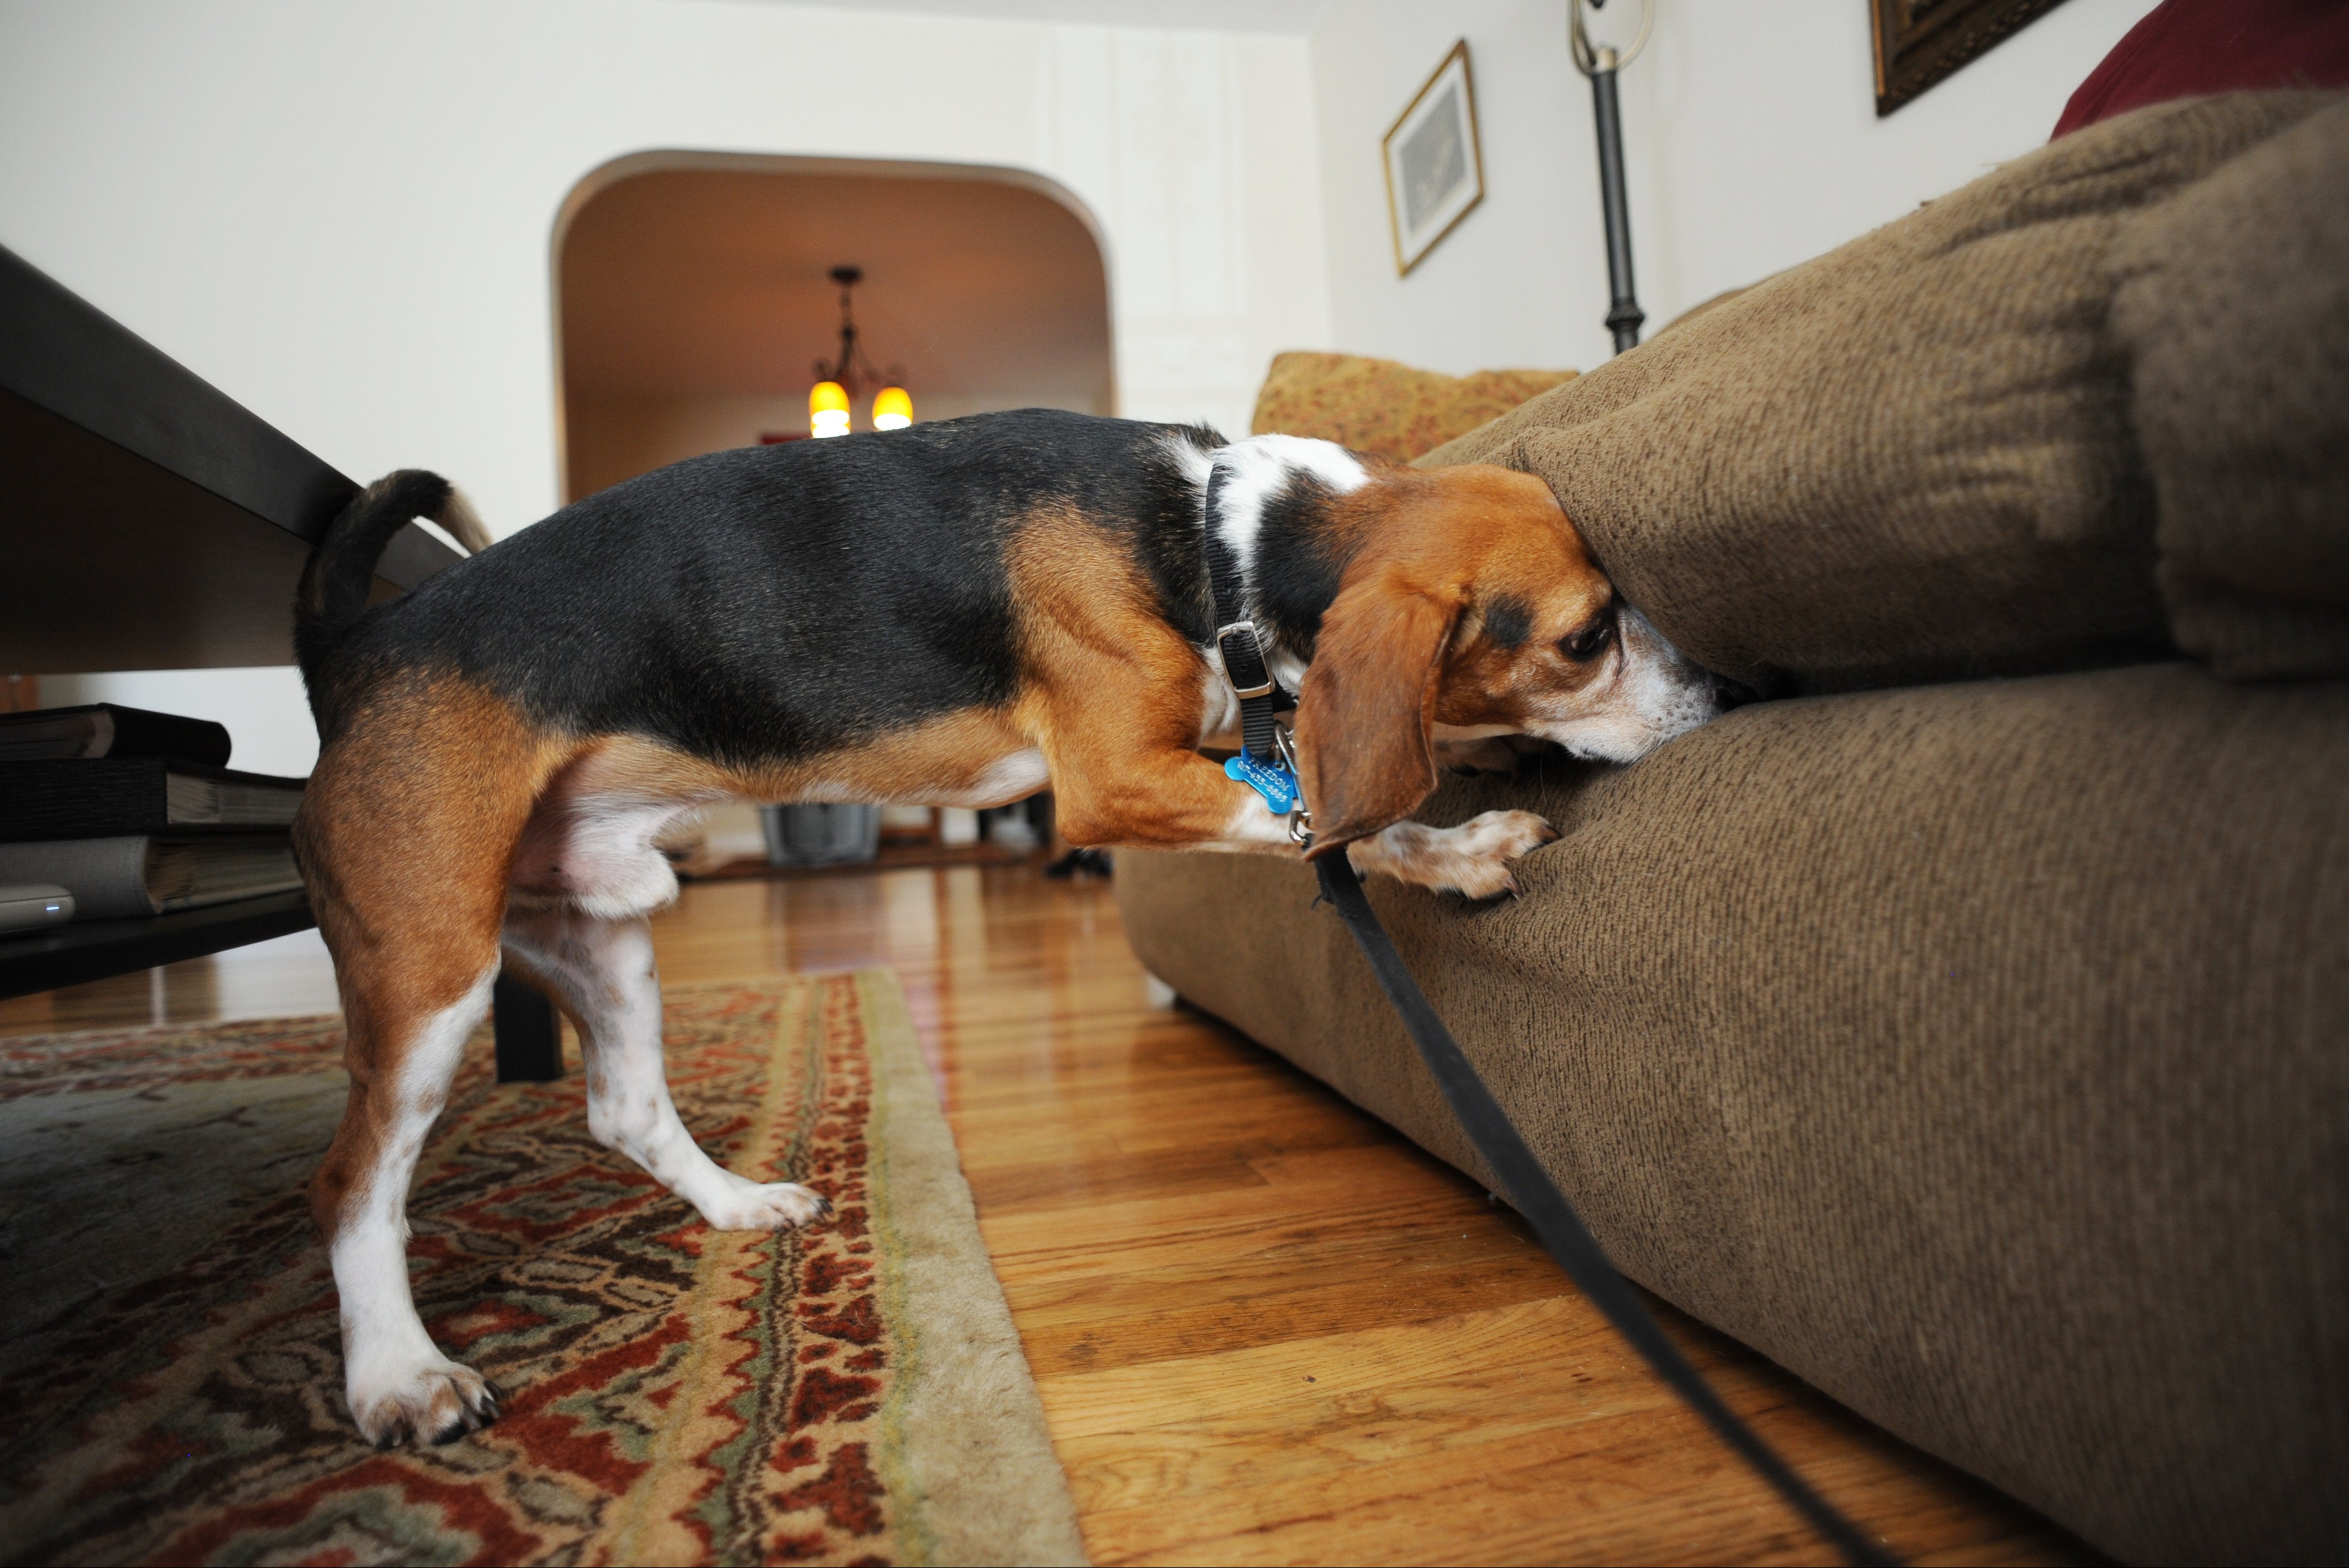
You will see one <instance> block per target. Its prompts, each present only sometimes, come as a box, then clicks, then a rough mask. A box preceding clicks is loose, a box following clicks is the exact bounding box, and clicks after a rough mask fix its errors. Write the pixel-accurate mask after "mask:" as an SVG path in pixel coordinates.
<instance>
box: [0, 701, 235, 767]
mask: <svg viewBox="0 0 2349 1568" xmlns="http://www.w3.org/2000/svg"><path fill="white" fill-rule="evenodd" d="M228 752H229V738H228V727H227V726H226V725H223V724H214V723H213V722H212V720H211V719H209V718H182V717H180V716H179V715H178V714H175V713H151V712H150V711H149V710H147V709H146V708H143V707H120V706H119V705H118V704H115V703H110V702H94V703H89V704H88V705H86V706H84V707H43V708H35V709H34V710H33V711H31V712H29V713H11V714H5V715H0V762H43V761H51V760H58V759H63V758H75V757H171V758H179V759H180V760H181V761H183V762H201V763H203V764H204V765H206V766H207V767H212V768H224V767H226V766H227V765H228Z"/></svg>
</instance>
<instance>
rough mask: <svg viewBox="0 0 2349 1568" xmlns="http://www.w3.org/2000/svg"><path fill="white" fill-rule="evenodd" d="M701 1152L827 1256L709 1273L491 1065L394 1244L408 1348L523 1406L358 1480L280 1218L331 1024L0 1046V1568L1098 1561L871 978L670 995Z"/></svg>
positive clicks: (334, 1084) (886, 992)
mask: <svg viewBox="0 0 2349 1568" xmlns="http://www.w3.org/2000/svg"><path fill="white" fill-rule="evenodd" d="M667 1004H668V1007H667V1015H668V1022H667V1033H668V1039H667V1046H668V1059H669V1081H670V1083H671V1085H672V1087H673V1088H674V1091H675V1094H676V1098H677V1100H678V1109H680V1110H681V1111H682V1112H683V1114H684V1116H685V1119H686V1122H687V1124H688V1126H690V1127H691V1128H692V1129H693V1130H694V1131H695V1133H696V1134H697V1135H698V1137H699V1138H700V1140H701V1141H702V1143H703V1146H704V1147H706V1148H708V1149H709V1150H710V1151H711V1153H712V1154H713V1155H715V1156H716V1157H717V1158H719V1160H720V1161H723V1162H724V1163H726V1164H727V1165H729V1166H730V1167H731V1168H732V1169H734V1170H736V1171H742V1172H744V1173H746V1174H749V1173H755V1174H757V1175H759V1176H761V1178H762V1179H765V1180H790V1181H801V1182H803V1183H805V1184H806V1185H808V1186H810V1187H812V1188H814V1189H815V1190H816V1191H820V1192H823V1193H824V1194H825V1195H826V1196H828V1197H829V1198H831V1199H832V1201H833V1204H834V1205H835V1206H836V1209H837V1211H838V1212H837V1217H836V1218H835V1219H834V1220H833V1221H831V1222H823V1223H820V1224H819V1225H817V1226H816V1227H815V1228H814V1229H813V1230H812V1232H810V1233H803V1234H795V1235H785V1236H764V1235H759V1236H744V1235H722V1234H718V1233H712V1232H710V1231H709V1229H708V1228H707V1227H705V1226H704V1225H703V1224H702V1223H701V1222H700V1219H699V1217H698V1215H696V1214H695V1213H694V1212H692V1210H691V1209H690V1208H688V1206H687V1205H686V1204H685V1203H684V1202H682V1201H681V1200H678V1199H677V1198H674V1197H672V1196H671V1195H669V1194H668V1193H667V1192H666V1191H663V1190H662V1189H661V1188H660V1187H659V1186H657V1184H656V1183H655V1182H654V1181H652V1180H651V1179H650V1178H649V1177H647V1176H646V1175H644V1174H643V1173H642V1172H641V1171H638V1170H637V1169H636V1167H635V1166H634V1165H632V1164H630V1163H629V1162H628V1161H626V1160H625V1159H624V1158H622V1157H621V1156H619V1155H616V1154H613V1153H610V1152H607V1151H606V1150H603V1149H601V1148H599V1147H598V1146H597V1145H596V1144H595V1142H594V1141H593V1140H591V1139H590V1138H589V1137H588V1136H587V1124H586V1112H585V1099H584V1089H583V1086H582V1083H581V1081H580V1079H579V1078H578V1077H577V1076H575V1075H574V1077H572V1078H568V1079H566V1080H564V1081H563V1082H560V1083H554V1084H509V1085H499V1084H498V1083H496V1082H495V1081H494V1078H493V1075H492V1070H491V1065H490V1051H489V1043H488V1038H487V1034H486V1031H484V1033H483V1035H482V1037H481V1038H479V1039H477V1040H476V1041H475V1042H474V1046H473V1048H472V1049H471V1052H470V1053H469V1057H468V1060H467V1064H466V1067H465V1068H464V1071H463V1072H462V1074H461V1075H460V1078H459V1080H458V1083H457V1087H456V1089H455V1091H454V1093H453V1094H452V1096H451V1098H450V1107H449V1110H448V1112H447V1114H446V1115H445V1116H443V1118H442V1119H441V1122H440V1128H439V1130H437V1131H436V1132H435V1133H434V1135H433V1139H432V1142H431V1144H430V1146H429V1149H428V1150H426V1153H425V1157H424V1163H423V1166H422V1169H421V1171H419V1176H418V1181H417V1187H416V1192H415V1196H414V1200H413V1202H412V1205H411V1208H410V1211H409V1212H410V1217H411V1222H412V1224H413V1226H414V1229H415V1242H414V1243H413V1245H412V1246H411V1248H410V1250H409V1255H410V1258H411V1260H412V1264H411V1267H412V1268H413V1270H414V1277H415V1284H416V1295H417V1305H418V1307H419V1310H420V1311H421V1312H422V1314H423V1315H424V1320H425V1323H426V1325H427V1326H428V1327H429V1328H430V1330H431V1331H432V1335H433V1337H434V1338H435V1339H436V1340H437V1341H439V1342H440V1345H441V1346H442V1347H443V1348H445V1349H447V1350H448V1351H449V1352H450V1354H452V1355H455V1356H457V1357H461V1358H463V1359H465V1360H467V1361H470V1362H471V1364H472V1365H474V1366H475V1367H479V1368H480V1369H481V1371H482V1373H484V1374H485V1375H486V1376H488V1377H490V1378H491V1379H492V1381H494V1382H495V1383H497V1384H498V1385H499V1386H500V1387H502V1388H504V1389H506V1390H507V1391H508V1392H509V1394H510V1395H511V1398H509V1399H508V1401H507V1403H506V1407H505V1409H506V1414H505V1416H504V1418H502V1420H500V1421H499V1423H498V1424H497V1425H496V1426H494V1427H492V1428H491V1429H488V1430H487V1431H485V1432H481V1433H478V1434H476V1435H474V1436H471V1437H469V1438H465V1439H460V1440H459V1441H457V1442H455V1443H452V1444H450V1446H448V1447H446V1448H440V1449H401V1450H398V1451H394V1452H388V1453H378V1452H376V1451H374V1450H373V1449H369V1448H367V1446H366V1445H365V1444H363V1443H362V1442H360V1441H359V1439H357V1435H356V1433H355V1431H354V1429H352V1427H351V1425H350V1420H349V1416H348V1413H347V1410H346V1409H345V1408H344V1403H343V1397H342V1357H341V1354H340V1351H339V1348H338V1345H337V1333H336V1304H335V1294H334V1288H333V1282H332V1279H331V1277H330V1276H329V1274H328V1273H327V1270H326V1259H325V1256H324V1254H323V1252H322V1251H321V1249H320V1248H319V1246H318V1245H317V1242H316V1235H315V1233H313V1231H312V1229H311V1226H310V1222H309V1217H308V1213H307V1211H306V1209H305V1206H304V1202H303V1197H302V1193H301V1191H300V1183H301V1181H302V1180H303V1179H304V1178H305V1177H306V1176H307V1174H308V1172H309V1170H310V1168H311V1167H312V1166H313V1165H314V1164H315V1163H316V1160H317V1158H318V1156H319V1155H320V1154H321V1153H323V1152H324V1150H325V1148H326V1141H327V1140H328V1138H330V1137H331V1136H332V1133H333V1130H334V1122H335V1119H336V1115H337V1114H338V1113H339V1112H340V1109H341V1102H342V1096H343V1075H342V1069H341V1067H340V1065H339V1054H340V1050H341V1036H340V1027H339V1024H338V1022H337V1021H336V1020H335V1019H332V1018H316V1019H297V1020H294V1021H291V1022H275V1023H268V1024H247V1025H227V1026H213V1027H209V1028H163V1029H150V1030H140V1031H136V1032H128V1033H114V1034H84V1035H65V1036H50V1037H41V1038H34V1039H22V1040H14V1041H5V1042H0V1246H5V1251H6V1267H5V1270H0V1325H5V1346H0V1557H5V1559H6V1560H8V1561H10V1562H14V1563H126V1562H142V1563H931V1562H936V1563H1010V1562H1081V1560H1082V1556H1081V1545H1080V1542H1079V1539H1078V1535H1077V1531H1076V1524H1075V1515H1074V1511H1073V1509H1072V1508H1071V1503H1070V1501H1069V1494H1068V1488H1067V1483H1066V1480H1065V1478H1064V1477H1063V1476H1062V1474H1061V1470H1060V1468H1059V1466H1058V1465H1057V1464H1056V1463H1055V1461H1054V1460H1053V1459H1052V1455H1051V1448H1050V1441H1049V1439H1047V1437H1046V1434H1045V1430H1044V1424H1043V1417H1042V1412H1041V1409H1040V1407H1039V1405H1038V1402H1037V1398H1036V1390H1035V1386H1034V1383H1033V1382H1032V1381H1031V1379H1030V1376H1029V1373H1028V1368H1027V1363H1026V1361H1025V1359H1024V1358H1023V1357H1021V1355H1020V1351H1019V1338H1018V1336H1017V1335H1016V1334H1015V1333H1014V1331H1013V1329H1012V1327H1011V1323H1010V1318H1009V1314H1008V1313H1007V1312H1006V1310H1005V1308H1004V1305H1003V1297H1002V1293H1001V1291H1000V1289H999V1287H998V1285H997V1284H996V1280H995V1275H994V1273H993V1271H992V1269H991V1268H990V1267H989V1265H988V1261H987V1254H986V1252H985V1250H984V1248H983V1246H982V1245H981V1243H980V1241H979V1237H978V1225H977V1221H976V1219H975V1217H974V1215H973V1214H972V1212H971V1204H970V1194H969V1190H968V1187H966V1186H965V1185H964V1183H963V1180H962V1176H961V1172H960V1170H959V1168H958V1166H957V1162H956V1159H955V1152H954V1145H953V1141H952V1139H951V1137H950V1135H949V1134H948V1132H947V1126H946V1122H945V1119H944V1117H943V1116H942V1115H941V1114H940V1112H939V1109H938V1105H937V1099H936V1093H935V1090H934V1089H933V1088H932V1086H931V1084H930V1081H929V1078H928V1076H927V1074H926V1070H925V1069H924V1068H923V1066H922V1063H921V1060H920V1054H919V1049H918V1047H917V1046H916V1041H915V1038H914V1034H913V1027H912V1025H911V1023H910V1021H909V1020H908V1018H907V1017H906V1015H905V1005H904V1001H903V999H902V997H901V996H900V995H899V994H898V991H897V987H896V985H895V981H894V980H893V979H892V978H891V976H890V975H887V974H886V973H885V972H884V971H879V970H874V971H867V972H864V973H862V974H855V975H824V976H818V977H812V978H804V979H793V980H788V981H777V982H773V983H771V984H769V985H761V986H726V987H701V988H688V987H678V988H674V989H672V990H671V991H670V992H669V994H668V996H667Z"/></svg>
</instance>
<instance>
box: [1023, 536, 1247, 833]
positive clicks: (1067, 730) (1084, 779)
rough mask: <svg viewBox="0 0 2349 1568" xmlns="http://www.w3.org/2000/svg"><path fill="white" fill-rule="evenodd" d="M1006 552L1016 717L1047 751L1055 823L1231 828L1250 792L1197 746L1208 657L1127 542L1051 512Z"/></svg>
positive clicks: (1065, 826)
mask: <svg viewBox="0 0 2349 1568" xmlns="http://www.w3.org/2000/svg"><path fill="white" fill-rule="evenodd" d="M1004 557H1005V564H1006V566H1007V567H1008V569H1009V573H1010V578H1011V597H1012V602H1013V603H1015V604H1017V605H1018V606H1019V628H1018V632H1019V660H1020V672H1021V689H1020V695H1019V703H1018V707H1017V718H1018V723H1019V728H1020V729H1021V730H1022V731H1023V732H1025V733H1026V734H1028V735H1030V736H1032V737H1033V738H1035V742H1036V744H1037V745H1038V746H1040V747H1041V748H1042V749H1043V752H1044V755H1045V757H1046V758H1047V759H1048V760H1049V762H1050V766H1051V770H1052V799H1053V809H1054V812H1055V816H1056V820H1057V821H1058V823H1059V825H1060V829H1061V833H1062V835H1063V836H1064V837H1066V838H1067V839H1068V840H1069V841H1071V842H1072V843H1078V844H1109V845H1116V844H1141V845H1185V844H1208V843H1216V842H1228V841H1233V840H1234V839H1235V837H1236V836H1240V835H1236V833H1235V830H1234V827H1235V823H1236V822H1246V821H1247V820H1248V819H1247V808H1248V804H1249V802H1251V801H1254V800H1256V799H1257V796H1256V793H1255V791H1253V790H1251V789H1248V788H1247V786H1246V785H1244V784H1238V783H1235V782H1234V781H1233V780H1231V779H1227V778H1226V777H1225V776H1224V772H1223V769H1221V768H1220V767H1219V766H1217V765H1216V763H1214V762H1211V761H1209V760H1208V759H1207V758H1204V757H1202V756H1200V755H1199V754H1198V752H1197V751H1196V750H1195V745H1196V742H1197V739H1198V734H1199V722H1200V717H1201V713H1202V711H1203V708H1204V707H1205V686H1204V684H1203V680H1202V676H1204V674H1205V672H1206V667H1207V666H1206V659H1205V658H1204V657H1203V656H1202V655H1200V653H1199V651H1198V650H1197V649H1196V648H1195V647H1193V646H1192V645H1191V644H1190V643H1189V642H1187V641H1186V640H1185V638H1184V636H1183V634H1182V633H1180V632H1178V631H1176V630H1175V629H1174V627H1173V626H1171V625H1169V624H1167V622H1166V620H1165V618H1164V614H1163V613H1162V611H1161V610H1160V608H1159V605H1158V599H1157V594H1156V592H1155V590H1154V588H1153V586H1152V584H1151V583H1150V580H1149V578H1148V576H1147V575H1146V574H1145V573H1143V569H1142V566H1141V564H1140V562H1137V561H1136V560H1135V559H1134V556H1133V550H1132V548H1131V546H1130V545H1129V544H1128V543H1127V542H1125V541H1124V540H1123V538H1121V537H1120V536H1119V535H1117V534H1116V533H1114V532H1112V531H1110V530H1109V529H1106V528H1104V527H1102V526H1101V525H1100V524H1098V523H1095V522H1094V521H1092V520H1090V519H1088V518H1086V517H1084V516H1082V515H1081V514H1080V513H1077V512H1075V511H1067V510H1054V511H1040V512H1039V513H1037V514H1035V515H1034V516H1032V517H1030V519H1028V520H1027V521H1025V522H1024V523H1023V524H1021V526H1020V527H1019V531H1017V532H1016V533H1015V534H1014V536H1013V537H1012V538H1011V540H1010V541H1009V543H1008V544H1007V545H1006V546H1005V550H1004ZM1256 814H1257V816H1258V817H1262V818H1263V819H1264V822H1265V823H1266V824H1267V825H1268V826H1269V827H1270V828H1271V829H1272V830H1273V832H1274V834H1275V835H1276V837H1277V833H1278V824H1275V823H1273V821H1272V819H1271V818H1270V817H1269V816H1268V814H1267V813H1265V812H1264V811H1263V810H1261V807H1260V806H1259V808H1258V810H1257V813H1256ZM1249 831H1251V832H1252V831H1253V830H1249Z"/></svg>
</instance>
